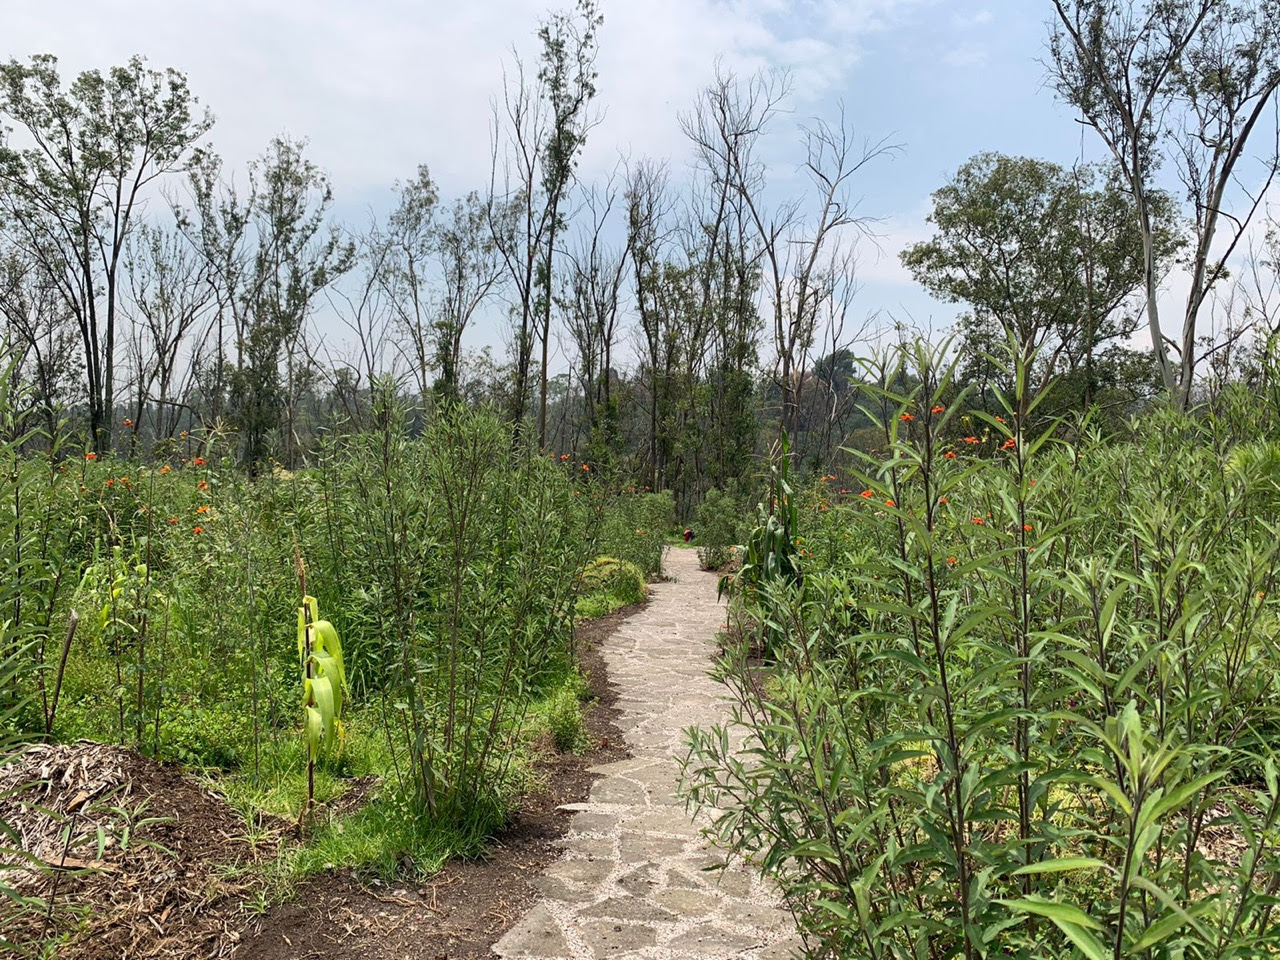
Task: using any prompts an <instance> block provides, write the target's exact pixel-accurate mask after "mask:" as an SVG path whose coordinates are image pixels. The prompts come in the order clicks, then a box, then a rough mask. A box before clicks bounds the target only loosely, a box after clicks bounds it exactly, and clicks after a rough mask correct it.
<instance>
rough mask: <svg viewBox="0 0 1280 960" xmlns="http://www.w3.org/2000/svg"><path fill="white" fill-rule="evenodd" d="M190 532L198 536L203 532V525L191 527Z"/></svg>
mask: <svg viewBox="0 0 1280 960" xmlns="http://www.w3.org/2000/svg"><path fill="white" fill-rule="evenodd" d="M191 532H192V533H194V534H195V535H196V536H197V537H198V536H200V534H202V533H204V527H193V528H192V530H191Z"/></svg>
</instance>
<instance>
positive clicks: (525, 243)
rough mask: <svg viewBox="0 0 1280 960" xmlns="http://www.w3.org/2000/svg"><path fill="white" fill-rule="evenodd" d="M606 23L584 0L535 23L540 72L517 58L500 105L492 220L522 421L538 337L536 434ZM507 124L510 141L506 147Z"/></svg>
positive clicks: (542, 430) (515, 412)
mask: <svg viewBox="0 0 1280 960" xmlns="http://www.w3.org/2000/svg"><path fill="white" fill-rule="evenodd" d="M601 23H603V17H602V16H601V15H600V12H599V8H598V6H597V4H596V2H595V0H578V3H577V6H576V8H575V9H574V11H573V12H572V13H569V12H558V13H555V14H553V15H552V16H551V17H550V18H549V19H548V20H546V21H545V22H543V23H542V25H541V26H540V27H539V29H538V39H539V40H540V41H541V42H542V50H541V52H540V60H541V65H540V67H539V69H538V72H537V74H536V78H535V79H534V80H532V81H530V80H529V78H528V77H526V75H525V68H524V64H523V62H522V61H521V60H520V58H519V57H517V58H516V59H515V65H516V73H515V77H514V79H510V78H506V79H505V82H504V95H503V107H502V110H501V112H498V111H497V110H496V109H495V117H494V137H493V139H494V143H493V178H492V179H493V182H492V184H491V188H490V203H489V207H490V210H489V224H490V228H491V230H492V232H493V240H494V244H495V246H496V247H497V249H498V251H499V252H500V254H501V255H502V259H503V262H504V264H505V265H506V268H507V272H508V273H509V274H510V276H511V280H512V283H513V286H514V287H515V293H516V296H517V297H518V298H519V303H518V304H517V305H516V307H515V310H516V311H517V312H518V316H519V320H518V325H517V327H516V331H515V343H514V344H513V348H514V352H515V366H516V383H515V390H514V394H513V400H514V406H513V408H512V418H513V419H514V420H515V422H516V423H517V424H519V423H520V422H521V421H522V420H523V419H524V415H525V409H526V403H527V395H528V387H529V384H528V381H529V367H530V365H531V362H532V357H533V344H534V337H535V335H536V336H537V340H538V342H539V343H540V345H541V363H540V367H539V390H538V395H539V412H538V437H539V442H540V443H543V444H545V442H546V427H547V423H546V419H547V416H546V408H547V404H546V395H547V364H548V361H549V359H550V358H549V348H550V339H551V307H552V299H553V295H554V292H555V289H556V288H555V276H554V266H555V253H556V235H557V233H559V232H560V230H561V229H562V228H563V226H564V223H563V211H562V209H561V207H562V205H563V203H564V199H565V194H566V191H567V190H568V187H569V185H570V183H571V182H572V179H573V176H574V173H575V171H576V169H577V163H578V157H579V155H580V153H581V151H582V148H583V145H584V144H585V143H586V139H587V134H588V132H589V131H590V129H591V127H592V126H594V125H595V122H596V120H595V118H594V117H592V116H591V114H590V113H589V110H588V107H589V104H590V102H591V100H592V98H593V97H594V96H595V92H596V87H595V81H596V72H595V57H596V49H597V48H596V32H597V31H598V30H599V28H600V25H601ZM503 126H505V127H506V131H507V132H506V142H505V145H504V146H503V147H500V146H499V136H500V131H501V129H502V128H503ZM500 166H501V169H502V175H503V187H504V189H503V191H502V192H501V193H499V191H498V189H497V182H498V170H499V167H500Z"/></svg>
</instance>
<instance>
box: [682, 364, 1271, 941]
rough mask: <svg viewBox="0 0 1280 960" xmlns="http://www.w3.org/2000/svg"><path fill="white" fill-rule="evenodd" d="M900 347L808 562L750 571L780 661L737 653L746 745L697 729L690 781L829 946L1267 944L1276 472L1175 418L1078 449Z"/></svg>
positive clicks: (801, 516)
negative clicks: (876, 429) (872, 450)
mask: <svg viewBox="0 0 1280 960" xmlns="http://www.w3.org/2000/svg"><path fill="white" fill-rule="evenodd" d="M902 360H903V364H902V365H901V366H899V368H898V369H897V370H896V371H894V375H892V376H888V377H886V378H885V380H884V382H886V383H890V384H899V385H905V386H902V387H901V388H900V389H895V390H881V391H879V393H878V403H877V404H876V406H877V407H878V408H879V411H880V415H881V418H882V419H881V433H882V436H881V441H880V444H879V447H880V449H881V450H883V451H884V454H883V455H882V456H880V457H877V458H875V459H871V460H868V461H867V462H866V464H865V468H864V469H862V470H861V471H858V472H857V473H856V474H855V475H854V476H855V478H856V481H857V483H858V486H859V488H860V489H859V490H858V492H856V493H854V494H852V496H851V497H850V499H849V501H848V502H847V503H843V504H841V505H839V509H838V510H837V509H833V508H832V506H831V503H830V499H831V498H830V497H815V498H812V500H811V502H809V503H807V504H806V505H805V506H804V508H803V509H799V508H798V509H797V510H796V513H795V515H794V517H793V518H791V519H789V520H788V524H789V525H793V526H794V527H795V533H797V534H798V539H799V540H800V542H801V544H802V547H801V549H800V550H799V551H797V552H796V554H795V555H794V556H793V557H792V558H791V559H792V561H793V562H794V563H795V564H797V565H798V569H799V574H800V575H799V576H796V577H788V576H776V577H759V578H756V579H755V580H754V581H753V586H754V589H746V590H742V591H741V592H740V594H739V596H740V598H741V601H742V602H743V603H744V604H746V605H747V607H748V608H749V612H750V613H751V617H750V618H749V619H750V621H751V622H752V623H754V624H755V625H756V627H755V629H756V630H757V631H758V638H759V639H760V640H761V641H764V640H767V642H768V644H769V649H770V652H771V653H772V655H773V658H774V662H773V663H772V665H771V667H770V668H769V677H768V681H767V682H766V683H763V684H762V683H761V682H760V678H759V676H758V667H757V665H755V664H753V663H751V662H749V661H747V660H746V658H745V657H744V656H743V655H742V652H743V649H744V648H746V647H748V646H750V645H749V644H743V645H741V646H740V647H738V648H735V649H734V650H733V651H731V652H730V654H729V655H727V656H726V658H725V659H724V661H723V663H722V664H721V673H722V675H723V677H724V679H725V681H726V683H727V684H728V687H729V690H730V694H731V698H732V701H733V703H734V709H733V718H732V721H731V723H730V724H729V726H730V727H736V728H737V732H738V733H741V734H742V735H743V736H744V737H745V746H744V747H743V748H742V750H736V749H734V748H733V747H732V746H731V744H733V743H734V742H735V739H736V737H734V736H730V735H729V733H730V731H727V730H724V729H719V728H715V729H711V730H703V731H696V732H694V734H693V735H692V741H691V746H690V752H689V756H688V760H687V763H686V766H685V783H686V789H687V791H688V794H689V795H690V796H691V797H692V798H693V799H694V800H695V801H696V802H698V803H700V804H703V805H705V806H706V807H707V808H710V809H711V810H712V811H713V812H714V815H715V817H716V819H715V825H714V828H713V829H714V831H715V833H716V834H717V837H718V839H719V840H720V841H721V842H722V843H724V844H725V845H727V846H729V847H730V848H731V849H733V850H735V851H736V852H737V853H739V854H741V855H743V856H746V857H750V858H752V859H753V860H754V861H755V862H758V863H760V864H763V865H764V866H765V867H766V868H767V869H769V870H770V872H771V873H772V874H773V875H774V877H775V878H776V879H777V880H778V881H779V883H780V885H781V887H782V890H783V893H784V895H785V896H786V898H787V900H788V902H789V904H790V906H791V907H792V908H793V910H794V911H795V913H796V915H797V917H798V918H799V920H800V923H801V926H802V928H803V930H804V932H805V934H806V939H807V940H808V941H809V945H810V948H811V950H812V952H813V955H815V956H817V955H820V956H824V957H840V958H846V957H868V956H874V957H877V958H886V960H889V958H892V960H916V958H919V957H922V956H929V957H949V956H966V957H984V956H1013V957H1027V958H1030V957H1041V956H1062V957H1079V956H1085V957H1092V958H1100V957H1103V956H1106V957H1143V958H1152V960H1176V958H1191V957H1228V956H1231V957H1244V956H1267V955H1272V954H1274V953H1275V952H1276V951H1277V950H1280V926H1277V924H1276V923H1275V922H1274V900H1273V894H1274V883H1275V878H1276V877H1277V876H1280V776H1278V775H1277V760H1276V756H1275V742H1274V740H1273V739H1269V736H1268V734H1264V733H1263V732H1264V731H1267V732H1270V731H1274V730H1275V729H1276V708H1275V706H1274V705H1275V703H1276V702H1277V696H1278V695H1280V651H1278V650H1277V647H1276V644H1275V638H1276V631H1277V629H1278V627H1280V618H1278V617H1277V609H1278V608H1277V600H1276V597H1275V590H1276V585H1277V583H1280V542H1278V538H1277V536H1276V526H1277V522H1278V521H1280V516H1278V515H1277V508H1276V505H1275V503H1274V501H1272V500H1270V499H1268V498H1267V497H1266V496H1264V495H1263V493H1264V492H1265V491H1264V489H1263V488H1264V487H1265V484H1264V483H1262V482H1260V481H1259V480H1258V479H1257V478H1258V476H1262V475H1264V474H1266V473H1267V471H1262V470H1249V469H1244V468H1245V466H1246V464H1244V463H1243V461H1242V459H1241V458H1240V457H1237V458H1236V460H1235V462H1236V467H1237V468H1238V469H1226V468H1224V464H1227V463H1228V462H1230V461H1231V459H1232V458H1231V455H1230V451H1231V448H1230V446H1229V444H1227V443H1215V440H1214V436H1213V433H1212V430H1213V424H1212V423H1211V422H1205V421H1197V420H1196V419H1193V418H1191V417H1187V416H1184V415H1181V414H1175V413H1169V412H1155V413H1152V414H1149V415H1148V416H1147V417H1146V418H1145V419H1144V420H1143V422H1141V423H1140V424H1137V425H1136V428H1135V431H1134V438H1133V440H1131V441H1129V442H1118V441H1108V440H1105V439H1104V438H1101V437H1098V436H1085V437H1084V438H1083V439H1082V440H1080V441H1078V442H1075V443H1067V442H1064V441H1062V440H1060V439H1058V438H1057V437H1056V436H1055V435H1054V433H1053V430H1054V425H1052V424H1047V425H1045V426H1044V427H1043V428H1042V429H1043V432H1037V431H1034V430H1032V429H1030V428H1028V427H1027V425H1028V424H1031V423H1035V422H1036V420H1035V415H1036V403H1037V396H1034V395H1028V394H1024V393H1021V392H1015V393H1014V394H1012V395H1011V396H1010V397H1008V398H1007V402H1005V405H1004V408H1003V409H1002V410H1001V411H1000V413H999V415H993V416H987V415H985V414H977V413H969V414H966V413H965V412H964V409H963V402H964V396H963V394H962V395H961V396H960V397H958V398H957V397H956V396H955V395H954V393H949V392H948V391H949V385H950V380H951V370H950V369H949V368H947V367H946V366H942V365H940V364H939V362H938V360H937V357H936V355H934V354H933V353H932V352H931V351H930V350H929V349H928V348H925V347H915V348H908V352H907V355H906V356H905V357H903V358H902ZM1008 379H1009V381H1010V382H1013V383H1014V384H1015V385H1025V384H1027V383H1028V382H1031V380H1032V377H1031V370H1030V369H1029V367H1028V366H1027V365H1025V364H1012V365H1011V367H1010V369H1009V371H1008ZM868 392H869V393H870V392H871V391H868ZM1264 415H1265V414H1264ZM863 491H865V492H866V493H867V496H865V497H864V496H862V492H863ZM780 499H781V498H780ZM792 521H794V523H792ZM764 532H765V533H767V532H768V531H767V529H766V530H764ZM845 535H847V539H846V536H845ZM811 538H812V539H811ZM811 542H813V543H815V544H819V543H820V544H822V547H821V549H818V550H814V551H809V550H808V549H807V545H808V544H809V543H811ZM841 544H847V546H843V547H841ZM761 555H762V556H763V555H764V553H763V551H761ZM744 751H745V757H746V758H747V759H749V762H744ZM1226 837H1230V838H1233V844H1234V849H1233V850H1227V849H1226V847H1224V846H1222V845H1220V844H1219V843H1218V842H1216V841H1214V840H1213V839H1212V838H1219V839H1221V838H1226Z"/></svg>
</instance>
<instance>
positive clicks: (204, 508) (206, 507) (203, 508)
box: [196, 503, 213, 513]
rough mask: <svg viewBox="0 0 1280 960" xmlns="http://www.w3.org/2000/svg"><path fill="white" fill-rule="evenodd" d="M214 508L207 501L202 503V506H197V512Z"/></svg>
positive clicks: (204, 511)
mask: <svg viewBox="0 0 1280 960" xmlns="http://www.w3.org/2000/svg"><path fill="white" fill-rule="evenodd" d="M212 509H213V507H211V506H209V505H208V504H207V503H206V504H203V505H201V506H199V507H197V508H196V513H208V512H209V511H210V510H212Z"/></svg>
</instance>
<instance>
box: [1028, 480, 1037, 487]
mask: <svg viewBox="0 0 1280 960" xmlns="http://www.w3.org/2000/svg"><path fill="white" fill-rule="evenodd" d="M1027 482H1028V483H1030V484H1031V485H1032V486H1033V487H1034V486H1035V485H1036V482H1035V481H1034V480H1029V481H1027Z"/></svg>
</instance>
